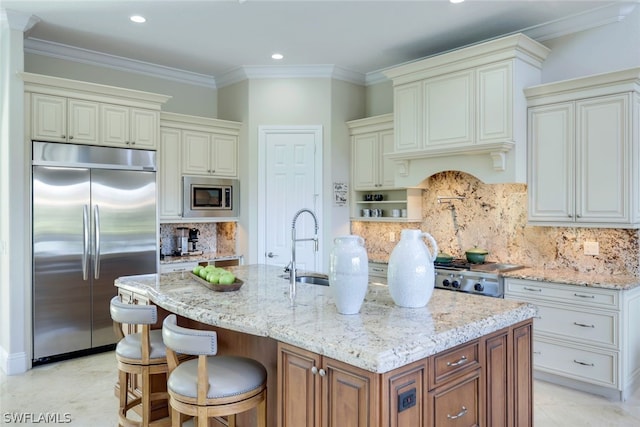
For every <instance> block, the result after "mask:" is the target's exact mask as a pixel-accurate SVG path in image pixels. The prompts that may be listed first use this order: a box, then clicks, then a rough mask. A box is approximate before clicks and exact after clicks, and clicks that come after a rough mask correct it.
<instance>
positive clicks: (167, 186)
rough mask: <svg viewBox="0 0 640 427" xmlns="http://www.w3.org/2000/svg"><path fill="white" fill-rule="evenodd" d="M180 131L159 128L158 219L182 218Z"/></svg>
mask: <svg viewBox="0 0 640 427" xmlns="http://www.w3.org/2000/svg"><path fill="white" fill-rule="evenodd" d="M180 132H181V131H180V130H179V129H172V128H164V127H162V128H160V147H159V148H158V157H159V167H158V215H159V216H160V219H174V218H180V217H181V216H182V185H181V181H182V177H181V172H180V156H181V151H182V150H181V146H180Z"/></svg>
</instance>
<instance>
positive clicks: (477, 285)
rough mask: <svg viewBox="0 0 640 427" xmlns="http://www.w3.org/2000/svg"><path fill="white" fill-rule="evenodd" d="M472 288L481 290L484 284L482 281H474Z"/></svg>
mask: <svg viewBox="0 0 640 427" xmlns="http://www.w3.org/2000/svg"><path fill="white" fill-rule="evenodd" d="M473 289H475V290H476V291H478V292H482V291H484V285H483V284H482V283H476V284H475V285H473Z"/></svg>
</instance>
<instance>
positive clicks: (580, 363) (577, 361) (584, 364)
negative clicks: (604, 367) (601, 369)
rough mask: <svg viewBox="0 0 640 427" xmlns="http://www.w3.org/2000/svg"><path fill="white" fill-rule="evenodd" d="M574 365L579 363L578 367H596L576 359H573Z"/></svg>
mask: <svg viewBox="0 0 640 427" xmlns="http://www.w3.org/2000/svg"><path fill="white" fill-rule="evenodd" d="M573 363H577V364H578V365H582V366H595V365H594V364H593V363H586V362H581V361H579V360H575V359H573Z"/></svg>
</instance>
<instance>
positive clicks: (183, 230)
mask: <svg viewBox="0 0 640 427" xmlns="http://www.w3.org/2000/svg"><path fill="white" fill-rule="evenodd" d="M188 231H189V229H188V228H187V227H176V253H177V255H187V254H188V252H189V233H188Z"/></svg>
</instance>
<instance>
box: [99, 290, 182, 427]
mask: <svg viewBox="0 0 640 427" xmlns="http://www.w3.org/2000/svg"><path fill="white" fill-rule="evenodd" d="M111 318H112V319H113V321H114V327H115V329H116V333H118V334H119V335H120V337H121V339H120V341H119V342H118V344H117V345H116V360H117V361H118V381H119V383H120V396H119V398H120V407H119V410H118V425H119V426H120V427H149V426H169V425H171V419H170V418H166V417H165V418H163V419H160V420H156V421H153V422H152V421H151V420H150V417H151V402H153V401H156V400H166V401H168V399H169V395H168V393H167V392H166V391H165V392H156V393H151V390H150V386H151V383H150V379H151V376H152V375H157V374H167V373H168V372H169V366H168V365H167V357H166V347H165V345H164V343H163V342H162V331H161V330H160V329H154V330H152V329H151V327H150V325H153V324H154V323H156V321H157V308H156V306H155V305H137V304H125V303H123V302H121V301H120V297H118V296H116V297H113V298H112V299H111ZM122 324H128V325H140V326H141V327H142V330H141V332H137V333H133V334H128V335H124V334H123V333H122ZM133 375H140V379H141V383H140V389H141V391H142V396H141V397H138V398H135V399H133V400H131V401H128V400H129V393H128V384H129V380H130V379H131V378H132V377H133ZM138 405H140V408H141V416H142V421H136V420H132V419H130V418H128V417H127V412H129V411H130V410H131V409H133V408H134V407H136V406H138Z"/></svg>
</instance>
